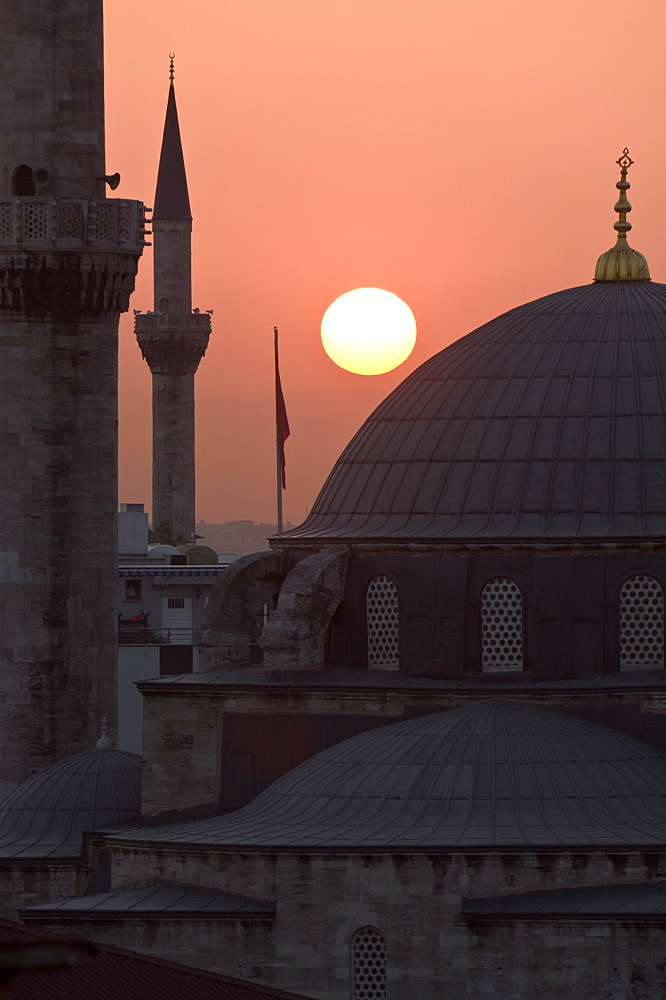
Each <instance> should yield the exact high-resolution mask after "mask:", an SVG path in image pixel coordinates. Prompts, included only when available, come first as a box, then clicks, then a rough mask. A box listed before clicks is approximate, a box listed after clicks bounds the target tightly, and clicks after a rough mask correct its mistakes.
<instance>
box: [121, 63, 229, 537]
mask: <svg viewBox="0 0 666 1000" xmlns="http://www.w3.org/2000/svg"><path fill="white" fill-rule="evenodd" d="M170 58H171V67H170V84H169V99H168V102H167V112H166V121H165V123H164V137H163V139H162V152H161V154H160V165H159V171H158V174H157V190H156V192H155V208H154V210H153V233H154V237H153V243H154V250H153V260H154V283H155V311H154V312H152V313H147V314H139V315H137V317H136V327H135V329H136V335H137V339H138V341H139V346H140V348H141V353H142V354H143V356H144V358H145V359H146V361H147V362H148V366H149V367H150V370H151V372H152V375H153V510H152V514H153V525H155V524H158V523H159V522H160V521H169V522H170V524H171V526H172V528H173V531H174V534H175V535H181V536H182V537H183V539H184V540H185V541H187V542H189V541H190V539H191V537H192V534H193V532H194V523H195V511H194V373H195V372H196V370H197V368H198V367H199V362H200V361H201V359H202V357H203V356H204V353H205V351H206V347H207V346H208V338H209V337H210V329H211V321H210V315H208V314H207V313H203V314H202V313H200V312H199V310H198V309H195V310H194V311H193V310H192V276H191V257H192V249H191V245H192V214H191V212H190V199H189V195H188V192H187V176H186V174H185V161H184V159H183V147H182V145H181V141H180V128H179V125H178V111H177V110H176V94H175V90H174V85H173V56H171V57H170Z"/></svg>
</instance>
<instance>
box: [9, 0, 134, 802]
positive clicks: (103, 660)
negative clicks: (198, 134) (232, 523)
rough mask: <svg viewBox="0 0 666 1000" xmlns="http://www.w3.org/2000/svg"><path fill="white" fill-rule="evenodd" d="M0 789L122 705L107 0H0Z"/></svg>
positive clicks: (118, 262)
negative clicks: (104, 4)
mask: <svg viewBox="0 0 666 1000" xmlns="http://www.w3.org/2000/svg"><path fill="white" fill-rule="evenodd" d="M0 45H1V51H0V350H1V352H2V354H1V355H0V359H1V363H0V407H1V412H2V422H1V433H0V491H1V493H2V496H1V498H0V504H1V508H0V509H1V510H2V517H1V518H0V610H1V612H2V613H1V614H0V755H1V756H0V798H2V797H4V795H5V794H6V793H7V792H9V791H11V789H12V788H13V787H14V786H15V785H16V783H17V782H18V781H20V780H22V779H23V778H26V777H28V776H29V775H30V774H31V772H33V771H35V770H37V769H39V768H41V767H43V766H45V765H47V764H52V763H54V762H55V761H56V760H58V759H60V758H63V757H67V756H69V755H71V754H74V753H77V752H79V751H81V750H84V749H86V748H87V747H89V746H91V745H92V743H93V741H94V738H95V736H96V734H98V733H99V726H100V722H101V719H102V717H103V716H106V717H107V718H108V719H109V720H110V722H112V721H113V720H114V719H115V700H116V697H115V688H116V682H115V678H116V656H117V619H116V610H115V605H116V566H115V550H116V509H117V471H116V465H117V462H116V452H117V432H116V421H117V338H118V318H119V314H120V313H121V312H123V311H125V310H126V309H127V307H128V304H129V295H130V293H131V291H132V289H133V287H134V278H135V274H136V270H137V261H138V258H139V255H140V254H141V252H142V249H143V245H144V242H145V241H144V238H143V235H144V232H145V226H144V207H143V205H142V204H141V203H140V202H136V201H124V200H116V199H107V198H106V197H105V191H106V184H107V183H108V184H109V186H110V188H111V189H115V188H116V187H117V186H118V182H119V179H120V178H119V176H118V175H114V176H112V177H105V162H104V68H103V37H102V0H59V3H57V4H54V3H53V0H21V2H20V3H16V2H15V0H0Z"/></svg>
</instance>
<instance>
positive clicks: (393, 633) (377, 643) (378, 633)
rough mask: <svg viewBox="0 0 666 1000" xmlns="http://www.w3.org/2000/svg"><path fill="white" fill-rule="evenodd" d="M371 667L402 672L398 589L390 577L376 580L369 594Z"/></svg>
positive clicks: (369, 589)
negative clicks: (400, 670)
mask: <svg viewBox="0 0 666 1000" xmlns="http://www.w3.org/2000/svg"><path fill="white" fill-rule="evenodd" d="M365 622H366V630H367V635H368V667H369V668H370V669H371V670H399V669H400V626H399V604H398V589H397V587H396V585H395V584H394V582H393V580H392V579H391V577H390V576H386V575H385V574H383V573H380V574H379V575H378V576H373V578H372V579H371V580H370V582H369V584H368V588H367V590H366V592H365Z"/></svg>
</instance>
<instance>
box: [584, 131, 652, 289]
mask: <svg viewBox="0 0 666 1000" xmlns="http://www.w3.org/2000/svg"><path fill="white" fill-rule="evenodd" d="M616 162H617V165H618V166H619V168H620V179H619V181H618V182H617V184H616V185H615V187H616V188H617V189H618V191H619V192H620V197H619V198H618V199H617V201H616V202H615V206H614V207H615V211H616V212H617V213H618V215H619V216H620V218H619V219H618V221H617V222H616V223H615V225H614V227H613V228H614V229H615V231H616V232H617V242H616V244H615V246H614V247H613V248H612V250H607V251H606V253H602V255H601V257H600V258H599V260H598V261H597V266H596V269H595V272H594V280H595V281H649V280H650V270H649V268H648V264H647V261H646V259H645V257H644V256H643V254H642V253H639V252H638V250H632V248H631V247H630V246H629V244H628V243H627V233H628V232H629V230H630V229H631V223H630V222H627V213H628V212H631V204H630V202H629V199H628V198H627V191H628V190H629V188H630V187H631V184H630V183H629V181H628V180H627V171H628V170H629V167H630V166H631V164H632V163H633V162H634V161H633V160H632V159H631V157H630V156H629V150H628V149H626V148H625V149H624V150H623V151H622V156H621V157H620V159H619V160H617V161H616Z"/></svg>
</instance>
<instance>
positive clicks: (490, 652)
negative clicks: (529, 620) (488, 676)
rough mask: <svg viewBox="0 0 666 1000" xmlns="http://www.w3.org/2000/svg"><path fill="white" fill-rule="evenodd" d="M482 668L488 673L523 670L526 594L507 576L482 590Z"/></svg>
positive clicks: (500, 577)
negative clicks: (524, 598) (524, 602)
mask: <svg viewBox="0 0 666 1000" xmlns="http://www.w3.org/2000/svg"><path fill="white" fill-rule="evenodd" d="M481 667H482V669H483V670H484V671H487V672H489V673H491V672H493V671H495V672H497V673H499V672H503V671H509V670H522V669H523V597H522V594H521V592H520V587H519V586H518V584H516V583H514V582H513V580H509V578H508V577H506V576H498V577H495V579H494V580H489V581H488V583H487V584H486V585H485V587H484V588H483V591H482V593H481Z"/></svg>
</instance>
